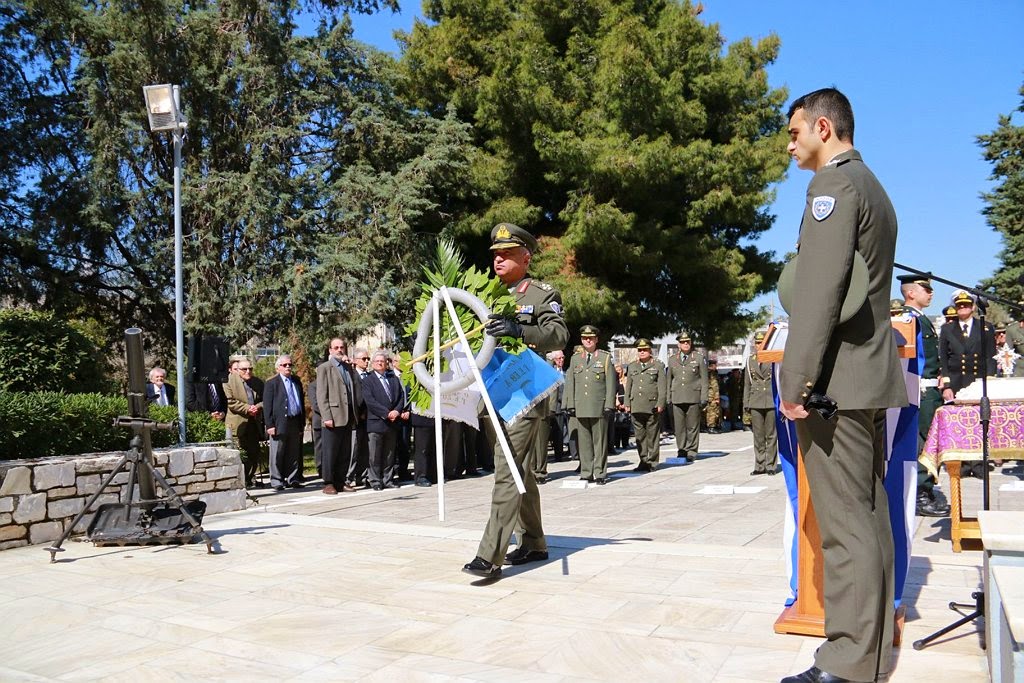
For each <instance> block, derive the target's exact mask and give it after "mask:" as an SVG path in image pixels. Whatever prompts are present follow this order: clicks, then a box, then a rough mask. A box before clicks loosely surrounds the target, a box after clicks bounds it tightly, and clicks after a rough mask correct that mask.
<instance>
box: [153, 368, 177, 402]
mask: <svg viewBox="0 0 1024 683" xmlns="http://www.w3.org/2000/svg"><path fill="white" fill-rule="evenodd" d="M166 380H167V371H166V370H164V369H163V368H153V369H152V370H150V371H149V383H148V384H146V400H147V401H149V402H150V403H155V404H157V405H158V406H169V405H176V402H175V400H174V385H173V384H168V383H167V381H166Z"/></svg>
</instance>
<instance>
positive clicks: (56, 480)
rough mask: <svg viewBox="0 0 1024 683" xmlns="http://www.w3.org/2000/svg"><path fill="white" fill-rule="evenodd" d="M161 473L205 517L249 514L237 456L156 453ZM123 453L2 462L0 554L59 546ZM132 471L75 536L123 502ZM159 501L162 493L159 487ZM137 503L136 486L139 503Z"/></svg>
mask: <svg viewBox="0 0 1024 683" xmlns="http://www.w3.org/2000/svg"><path fill="white" fill-rule="evenodd" d="M153 455H154V461H155V462H154V464H155V465H156V468H157V471H159V472H160V474H162V475H163V476H164V478H165V479H167V481H168V483H170V484H171V486H173V487H174V490H175V491H177V493H178V495H180V496H181V497H182V498H184V499H185V500H186V501H190V500H195V499H197V498H198V499H199V500H202V501H204V502H205V503H206V514H207V515H212V514H217V513H218V512H228V511H231V510H241V509H244V508H245V500H246V498H245V475H244V470H243V467H242V461H241V458H240V457H239V453H238V451H237V450H235V449H232V448H224V447H212V446H192V447H186V448H174V449H165V450H159V451H155V452H154V454H153ZM122 457H123V454H122V453H103V454H91V455H76V456H63V457H57V458H40V459H35V460H0V550H5V549H7V548H15V547H17V546H22V545H30V544H36V543H49V542H51V541H56V540H57V539H58V538H60V537H61V535H62V534H63V533H64V529H65V528H66V527H67V525H68V524H71V522H72V520H73V519H74V518H75V515H77V514H78V513H79V512H81V511H82V508H84V507H85V503H86V501H87V500H88V499H89V497H90V496H91V495H92V494H94V493H95V492H96V490H97V489H99V487H100V484H101V483H102V482H103V479H105V478H106V476H107V475H108V474H110V472H112V471H113V470H114V468H115V467H116V466H117V463H118V462H120V460H121V458H122ZM127 488H128V466H127V465H126V466H125V468H124V469H123V470H122V471H121V472H120V473H118V474H117V475H116V476H115V477H114V479H113V480H112V481H111V482H110V485H109V486H107V489H106V491H104V492H103V494H102V495H100V497H99V498H98V499H97V500H96V502H95V503H94V504H93V508H92V510H91V511H90V512H89V513H88V514H86V515H85V516H84V517H82V520H81V521H80V522H79V523H78V526H76V527H75V533H84V532H85V530H86V529H87V528H88V527H89V523H90V522H91V521H92V518H93V513H94V511H95V509H96V507H98V506H100V505H102V504H103V503H117V502H119V501H121V500H122V497H123V496H124V494H125V489H127ZM157 495H158V496H162V491H161V490H160V487H159V485H157ZM133 500H138V486H137V485H136V487H135V497H134V498H133Z"/></svg>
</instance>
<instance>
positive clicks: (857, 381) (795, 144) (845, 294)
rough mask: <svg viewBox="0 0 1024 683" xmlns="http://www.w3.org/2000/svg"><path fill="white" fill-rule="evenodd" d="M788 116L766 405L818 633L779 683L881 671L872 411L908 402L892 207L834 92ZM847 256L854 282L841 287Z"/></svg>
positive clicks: (882, 584)
mask: <svg viewBox="0 0 1024 683" xmlns="http://www.w3.org/2000/svg"><path fill="white" fill-rule="evenodd" d="M788 115H789V126H788V131H789V139H790V141H789V146H788V152H789V154H790V156H792V157H793V159H794V160H795V161H796V164H797V166H798V167H799V168H801V169H804V170H809V171H813V172H814V178H813V179H812V180H811V183H810V185H809V186H808V188H807V204H806V207H805V208H804V213H803V218H802V220H801V222H800V240H799V246H798V254H799V256H798V261H797V264H796V272H795V276H794V278H793V281H792V299H791V302H792V303H791V306H790V308H791V310H790V311H789V313H790V318H789V336H788V338H787V341H786V355H785V357H784V359H783V361H782V369H781V370H780V373H779V385H780V386H779V409H780V410H781V411H782V413H783V415H785V416H786V417H787V418H789V419H790V420H793V421H794V422H795V423H796V432H797V438H798V439H799V441H800V450H801V452H802V453H803V458H804V468H805V470H806V472H807V481H808V483H809V485H810V490H811V500H812V501H813V504H814V511H815V514H816V516H817V518H818V527H819V532H820V533H821V548H822V555H823V557H824V568H823V574H824V603H825V638H826V640H825V642H824V643H822V644H821V646H819V647H818V649H817V652H816V653H815V656H814V666H812V667H811V668H810V669H808V670H807V671H804V672H802V673H800V674H797V675H795V676H788V677H786V678H784V679H782V683H826V682H827V683H838V682H841V681H874V680H884V679H885V678H886V677H887V676H888V674H889V666H890V663H891V661H892V638H893V595H894V577H893V575H894V567H893V558H894V551H893V541H892V528H891V526H890V523H889V505H888V498H887V496H886V492H885V487H884V485H883V482H882V476H883V472H884V471H885V441H886V431H885V413H886V410H887V409H888V408H902V407H904V406H906V405H907V387H906V383H905V382H904V379H903V372H902V370H901V368H900V363H899V359H898V358H897V357H896V344H895V342H894V341H893V334H892V325H891V324H890V322H889V287H890V286H891V283H892V265H893V257H894V255H895V251H896V211H895V210H894V209H893V207H892V203H891V202H890V201H889V197H888V195H886V193H885V189H884V188H883V187H882V184H881V183H879V182H878V179H877V178H875V176H874V174H873V173H872V172H871V171H870V170H869V169H868V167H867V166H866V165H865V164H864V161H863V160H862V159H861V155H860V152H858V151H857V150H856V149H854V147H853V110H852V108H851V107H850V101H849V100H847V99H846V96H845V95H843V94H842V93H840V92H839V91H838V90H836V89H835V88H825V89H822V90H817V91H815V92H812V93H809V94H807V95H804V96H803V97H800V98H798V99H797V100H796V101H795V102H793V104H792V105H790V108H789V113H788ZM858 258H862V259H863V264H862V265H866V270H867V275H868V277H867V282H866V286H865V287H864V288H859V289H856V290H850V288H849V287H848V283H849V282H850V281H851V276H852V273H853V270H854V263H855V262H856V261H857V260H858ZM844 301H845V302H847V304H848V311H847V313H848V314H849V315H850V317H848V318H846V319H845V321H843V320H841V317H840V314H841V312H842V311H841V304H843V303H844ZM812 399H813V401H814V404H815V405H812V406H811V407H810V408H809V407H808V403H809V402H811V401H812Z"/></svg>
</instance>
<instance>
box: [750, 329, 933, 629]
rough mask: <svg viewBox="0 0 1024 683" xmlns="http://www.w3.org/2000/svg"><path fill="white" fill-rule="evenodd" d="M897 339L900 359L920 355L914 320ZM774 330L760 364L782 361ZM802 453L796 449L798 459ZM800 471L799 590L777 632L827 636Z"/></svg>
mask: <svg viewBox="0 0 1024 683" xmlns="http://www.w3.org/2000/svg"><path fill="white" fill-rule="evenodd" d="M892 327H893V331H894V332H895V334H896V339H897V340H899V341H901V342H905V343H903V344H899V345H898V351H899V357H900V358H913V357H915V356H916V355H917V348H916V346H915V342H916V339H917V332H916V329H915V324H914V321H913V320H911V321H910V322H902V321H898V320H894V321H893V323H892ZM774 331H775V330H774V329H772V327H771V326H769V330H768V333H767V334H766V335H765V338H764V341H763V342H762V343H761V346H759V347H758V348H757V360H758V361H759V362H761V363H781V362H782V356H783V353H784V352H783V351H781V350H771V349H767V348H765V347H767V346H769V345H770V344H771V340H772V337H773V333H774ZM802 458H803V453H801V452H800V451H799V449H798V450H797V460H798V462H799V461H800V459H802ZM796 471H797V512H796V528H797V569H796V572H797V589H796V601H795V602H794V603H793V604H792V605H790V606H789V607H787V608H785V609H784V610H782V614H780V615H779V618H778V619H776V620H775V632H776V633H793V634H797V635H803V636H818V637H821V638H824V637H825V600H824V558H823V557H822V554H821V536H820V535H819V533H818V520H817V518H815V516H814V505H813V504H812V503H811V489H810V487H809V486H808V483H807V472H806V469H805V468H804V467H803V464H802V463H800V464H799V466H798V467H797V468H796ZM903 616H904V608H903V606H900V609H899V610H898V611H897V614H896V628H895V629H894V634H895V638H894V644H895V645H899V644H900V639H901V635H902V632H903Z"/></svg>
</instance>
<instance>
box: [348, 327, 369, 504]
mask: <svg viewBox="0 0 1024 683" xmlns="http://www.w3.org/2000/svg"><path fill="white" fill-rule="evenodd" d="M352 369H353V371H354V372H355V376H356V379H357V382H358V384H359V387H360V391H359V399H358V400H359V403H358V404H357V405H356V416H357V418H358V419H357V420H356V424H355V427H353V428H352V457H351V458H350V460H349V465H348V474H347V475H346V476H345V483H346V484H347V485H348V486H351V487H353V488H360V487H362V486H366V467H367V463H369V461H370V445H369V443H370V442H369V438H368V437H367V436H366V401H364V400H363V392H362V386H363V377H366V375H368V374H370V352H369V351H367V350H366V349H364V348H362V347H357V348H356V349H355V350H354V351H353V352H352Z"/></svg>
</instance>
